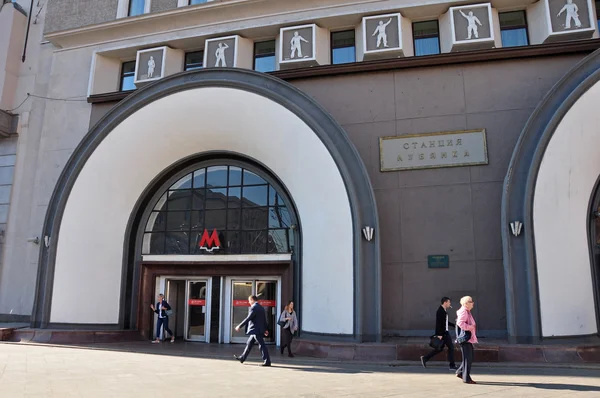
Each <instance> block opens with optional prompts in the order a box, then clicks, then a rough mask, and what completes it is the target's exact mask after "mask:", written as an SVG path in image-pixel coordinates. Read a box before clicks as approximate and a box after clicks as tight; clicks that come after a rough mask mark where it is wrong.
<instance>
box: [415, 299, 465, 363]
mask: <svg viewBox="0 0 600 398" xmlns="http://www.w3.org/2000/svg"><path fill="white" fill-rule="evenodd" d="M441 303H442V304H441V305H440V306H439V307H438V309H437V312H436V314H435V335H434V336H433V337H434V338H437V339H440V340H443V342H444V343H443V344H442V345H441V347H440V348H439V349H434V350H433V351H431V352H430V353H429V354H427V355H425V356H422V357H421V364H422V365H423V367H424V368H426V367H427V361H429V360H430V359H431V358H433V357H434V356H436V355H437V354H439V353H441V352H443V351H444V346H446V347H447V348H448V364H449V365H450V369H451V370H456V369H457V367H456V364H455V363H454V344H452V337H451V336H450V331H449V329H448V326H452V327H454V326H455V325H454V324H453V323H452V322H449V321H448V309H449V308H452V305H451V304H452V302H451V301H450V298H449V297H442V300H441Z"/></svg>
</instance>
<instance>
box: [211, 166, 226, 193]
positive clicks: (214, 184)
mask: <svg viewBox="0 0 600 398" xmlns="http://www.w3.org/2000/svg"><path fill="white" fill-rule="evenodd" d="M206 186H207V187H211V188H220V187H226V186H227V166H214V167H209V168H208V169H207V172H206Z"/></svg>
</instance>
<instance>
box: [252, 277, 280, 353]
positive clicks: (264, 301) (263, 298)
mask: <svg viewBox="0 0 600 398" xmlns="http://www.w3.org/2000/svg"><path fill="white" fill-rule="evenodd" d="M256 297H258V303H259V304H260V305H262V306H263V308H264V309H265V313H266V315H267V322H268V326H267V331H268V332H269V334H268V336H267V337H265V341H266V342H267V343H274V342H275V329H276V325H277V282H275V281H256Z"/></svg>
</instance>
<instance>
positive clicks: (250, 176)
mask: <svg viewBox="0 0 600 398" xmlns="http://www.w3.org/2000/svg"><path fill="white" fill-rule="evenodd" d="M266 183H267V182H266V181H265V180H263V179H262V178H261V177H259V176H257V175H256V174H254V173H253V172H251V171H249V170H244V185H261V184H266Z"/></svg>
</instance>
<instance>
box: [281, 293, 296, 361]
mask: <svg viewBox="0 0 600 398" xmlns="http://www.w3.org/2000/svg"><path fill="white" fill-rule="evenodd" d="M279 322H282V323H283V322H285V324H284V325H283V326H282V327H281V355H283V349H284V348H285V347H287V349H288V356H289V357H291V358H293V357H294V354H292V339H293V338H294V333H295V332H296V331H297V330H298V317H297V316H296V311H294V302H293V301H290V302H288V304H287V305H286V306H285V309H284V310H283V312H282V313H281V315H280V316H279Z"/></svg>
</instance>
